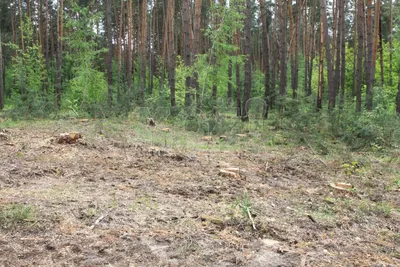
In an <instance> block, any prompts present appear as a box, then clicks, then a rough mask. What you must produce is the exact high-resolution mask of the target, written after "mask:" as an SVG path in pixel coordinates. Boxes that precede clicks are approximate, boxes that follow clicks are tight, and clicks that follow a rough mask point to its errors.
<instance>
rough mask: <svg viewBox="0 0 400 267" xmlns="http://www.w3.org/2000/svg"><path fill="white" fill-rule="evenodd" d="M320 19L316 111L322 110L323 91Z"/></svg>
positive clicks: (322, 50)
mask: <svg viewBox="0 0 400 267" xmlns="http://www.w3.org/2000/svg"><path fill="white" fill-rule="evenodd" d="M322 20H323V19H322V17H321V27H320V31H321V37H320V40H321V41H320V44H319V69H318V93H317V111H320V110H321V109H322V94H323V90H324V49H323V47H324V26H323V24H324V23H323V22H322Z"/></svg>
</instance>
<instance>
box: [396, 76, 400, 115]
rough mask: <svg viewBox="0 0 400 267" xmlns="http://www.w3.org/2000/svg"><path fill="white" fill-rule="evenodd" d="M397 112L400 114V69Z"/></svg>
mask: <svg viewBox="0 0 400 267" xmlns="http://www.w3.org/2000/svg"><path fill="white" fill-rule="evenodd" d="M396 113H397V115H400V71H399V73H398V82H397V101H396Z"/></svg>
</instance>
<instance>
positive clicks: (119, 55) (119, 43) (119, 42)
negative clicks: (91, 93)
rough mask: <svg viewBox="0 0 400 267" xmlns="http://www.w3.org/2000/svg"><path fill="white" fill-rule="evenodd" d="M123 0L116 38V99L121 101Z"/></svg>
mask: <svg viewBox="0 0 400 267" xmlns="http://www.w3.org/2000/svg"><path fill="white" fill-rule="evenodd" d="M124 6H125V5H124V1H121V7H120V13H119V23H117V25H118V40H117V61H118V82H117V101H118V102H120V101H121V69H122V32H123V25H124V17H125V14H124V12H125V10H124Z"/></svg>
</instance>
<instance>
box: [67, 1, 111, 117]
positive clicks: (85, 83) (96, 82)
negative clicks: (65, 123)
mask: <svg viewBox="0 0 400 267" xmlns="http://www.w3.org/2000/svg"><path fill="white" fill-rule="evenodd" d="M73 9H74V11H75V12H76V13H77V14H79V15H77V16H74V17H71V18H69V20H68V22H67V24H66V27H67V28H69V29H71V34H70V35H69V36H68V37H67V38H65V40H66V43H67V44H68V46H69V47H70V48H71V49H72V50H73V51H74V53H73V54H70V55H69V57H70V58H71V61H72V79H71V80H70V84H69V91H68V93H67V95H66V97H64V103H63V107H64V109H67V110H71V111H73V112H74V113H76V114H77V115H79V114H81V113H83V114H84V113H86V112H88V113H90V114H92V115H95V113H96V112H98V111H99V109H101V108H102V106H103V105H104V104H105V103H106V100H107V81H106V79H105V77H104V73H102V72H100V71H98V70H96V69H95V67H94V65H93V62H94V61H95V60H96V59H97V58H98V57H99V55H100V54H101V53H104V52H105V51H107V50H106V49H98V45H97V43H96V42H95V33H94V31H93V28H94V25H95V24H96V23H98V22H99V21H100V19H101V16H100V14H99V13H95V14H92V13H90V12H89V8H79V7H78V6H77V5H74V7H73ZM100 112H101V110H100Z"/></svg>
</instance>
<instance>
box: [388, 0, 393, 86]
mask: <svg viewBox="0 0 400 267" xmlns="http://www.w3.org/2000/svg"><path fill="white" fill-rule="evenodd" d="M392 7H393V0H389V50H390V51H389V86H392V85H393V15H392Z"/></svg>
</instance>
